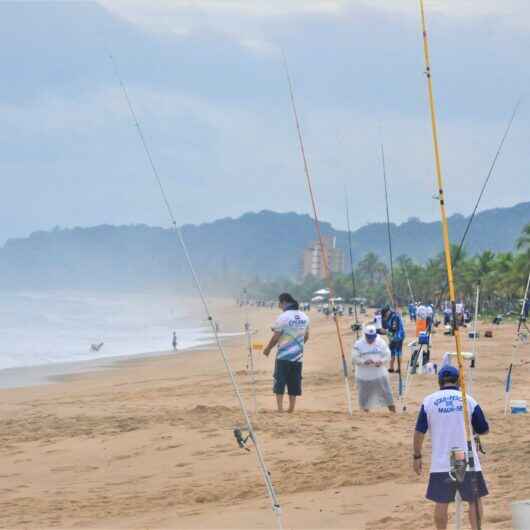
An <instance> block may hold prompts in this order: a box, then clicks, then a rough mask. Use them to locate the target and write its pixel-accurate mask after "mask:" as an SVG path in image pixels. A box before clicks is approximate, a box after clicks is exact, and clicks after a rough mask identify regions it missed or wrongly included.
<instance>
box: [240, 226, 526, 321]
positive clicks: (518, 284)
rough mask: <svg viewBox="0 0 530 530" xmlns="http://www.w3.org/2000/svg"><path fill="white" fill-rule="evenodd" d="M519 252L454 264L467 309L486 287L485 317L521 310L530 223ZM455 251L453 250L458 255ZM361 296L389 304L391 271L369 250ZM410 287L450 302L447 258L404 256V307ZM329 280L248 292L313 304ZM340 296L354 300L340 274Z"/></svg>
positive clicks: (399, 265)
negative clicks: (282, 295)
mask: <svg viewBox="0 0 530 530" xmlns="http://www.w3.org/2000/svg"><path fill="white" fill-rule="evenodd" d="M518 249H519V251H518V252H515V253H514V252H498V253H494V252H491V251H489V250H487V251H485V252H482V253H481V254H479V255H477V256H468V255H466V253H465V251H464V252H462V254H461V256H460V259H459V260H458V263H457V264H456V266H455V280H456V286H457V295H458V297H459V298H462V299H463V300H464V301H465V302H466V304H467V305H470V306H471V305H473V304H474V300H475V290H476V286H477V285H478V284H479V283H480V287H481V293H482V294H481V311H482V312H486V313H495V312H508V311H512V310H518V309H519V301H520V299H521V298H522V295H523V290H524V286H525V284H526V280H527V277H528V273H529V270H530V224H528V225H527V226H525V227H524V228H523V231H522V235H521V237H520V238H519V240H518ZM455 255H456V248H453V256H455ZM354 272H355V280H356V286H357V296H360V297H364V298H366V299H367V302H368V304H369V305H373V306H377V305H382V304H384V303H388V302H389V299H390V296H389V276H390V275H389V268H388V266H387V265H386V264H385V263H383V262H382V261H380V260H379V258H378V257H377V256H376V255H375V254H374V253H373V252H370V253H368V254H366V255H365V256H364V257H363V258H362V259H361V260H360V261H359V263H358V264H357V266H356V267H355V271H354ZM407 277H408V279H409V280H410V285H411V287H412V291H413V294H414V297H415V299H416V300H417V301H418V300H422V301H424V302H433V303H437V302H439V301H441V300H446V299H447V289H446V285H447V283H446V278H447V276H446V270H445V258H444V256H443V254H439V255H437V256H436V257H434V258H431V259H429V260H427V262H426V263H425V264H419V263H417V262H414V261H413V260H412V259H411V258H409V257H407V256H400V257H399V258H398V259H397V260H396V263H395V265H394V288H395V298H396V300H397V302H398V304H399V305H406V304H407V303H408V302H409V301H410V300H411V295H410V290H409V286H408V282H407ZM324 286H325V284H324V281H322V280H319V279H317V278H314V277H307V278H305V279H304V281H302V282H300V283H296V282H293V281H291V280H277V281H273V282H259V281H256V282H253V283H252V284H251V285H250V286H249V287H248V289H249V292H250V293H251V294H252V295H254V296H256V297H261V298H266V299H271V298H275V297H276V296H277V295H278V293H280V292H282V291H289V292H291V293H292V294H293V295H294V296H295V297H297V298H298V299H300V300H301V301H309V300H310V299H311V297H312V296H313V293H314V292H315V291H316V290H318V289H321V288H322V287H324ZM333 287H334V291H335V293H336V296H340V297H342V298H344V299H345V300H351V299H352V296H353V293H352V280H351V275H336V276H335V277H334V278H333Z"/></svg>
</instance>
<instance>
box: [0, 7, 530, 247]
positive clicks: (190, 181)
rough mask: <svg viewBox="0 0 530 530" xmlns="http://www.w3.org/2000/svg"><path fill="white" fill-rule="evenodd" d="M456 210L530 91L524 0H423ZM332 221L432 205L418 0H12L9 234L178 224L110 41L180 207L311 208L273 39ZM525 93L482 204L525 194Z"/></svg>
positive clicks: (397, 215) (6, 77) (431, 212)
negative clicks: (165, 204) (385, 179)
mask: <svg viewBox="0 0 530 530" xmlns="http://www.w3.org/2000/svg"><path fill="white" fill-rule="evenodd" d="M427 5H428V8H429V11H428V21H429V28H430V37H431V48H432V59H433V69H434V83H435V92H436V96H437V102H438V108H439V119H440V133H441V142H442V156H443V160H444V167H445V174H446V180H447V188H448V197H447V199H448V207H449V211H450V212H451V213H452V212H462V213H468V212H469V211H470V210H471V209H472V203H473V201H474V199H475V197H476V194H477V192H478V188H479V187H480V185H481V183H482V179H483V178H484V176H485V174H486V172H487V169H488V166H489V164H490V161H491V158H492V157H493V155H494V153H495V150H496V148H497V145H498V142H499V139H500V136H501V134H502V132H503V130H504V127H505V125H506V122H507V120H508V117H509V115H510V113H511V110H512V107H513V105H514V104H515V102H516V100H517V99H518V98H519V97H520V96H521V95H522V94H523V93H525V92H527V91H528V86H529V81H530V65H529V63H528V60H527V56H528V50H529V49H530V36H529V31H530V5H529V3H528V2H526V1H517V0H505V1H503V2H496V1H493V0H482V1H480V2H479V1H478V0H475V1H473V2H471V1H469V0H459V1H457V0H447V1H445V2H442V1H438V0H436V1H432V2H428V3H427ZM280 46H283V47H284V48H285V50H286V53H287V55H288V58H289V63H290V67H291V70H292V75H293V77H294V81H295V90H296V95H297V100H298V107H299V112H300V115H301V119H302V125H303V129H304V133H305V137H306V143H307V145H306V148H307V151H308V154H309V158H310V163H311V167H312V172H313V178H314V181H315V187H316V190H317V194H318V195H317V199H318V202H319V207H320V211H321V215H322V218H323V219H326V220H329V221H331V222H332V223H333V224H334V225H335V226H337V227H342V226H344V224H345V223H344V204H343V188H344V185H345V184H347V185H348V188H349V194H350V203H351V209H352V217H353V219H352V220H353V223H354V225H355V226H361V225H363V224H364V223H366V222H368V221H375V220H382V219H383V217H384V200H383V192H382V189H381V181H382V177H381V163H380V160H379V158H378V149H379V147H378V144H379V142H380V141H381V139H383V140H384V144H385V150H386V153H387V169H388V176H389V181H390V188H391V214H392V217H393V219H394V220H395V221H403V220H405V219H407V218H408V217H410V216H419V217H421V218H423V219H433V218H435V217H436V216H437V211H436V209H435V206H436V204H435V203H434V201H433V200H432V199H431V196H432V194H433V192H434V179H433V176H432V172H433V161H432V147H431V140H430V129H429V121H428V109H427V100H426V87H425V78H424V76H423V62H422V61H423V57H422V49H421V35H420V31H419V16H418V12H417V2H416V0H410V1H406V2H405V1H403V0H370V1H368V0H366V1H364V0H363V1H361V0H358V1H346V0H268V1H265V0H263V1H262V0H259V1H258V0H227V1H224V0H194V1H191V0H188V1H180V0H171V1H170V0H167V1H148V0H102V1H101V2H100V3H94V2H86V3H78V2H32V3H30V2H0V64H1V65H2V76H3V83H2V84H1V85H0V116H1V118H2V127H1V128H0V142H1V145H2V147H3V148H2V155H1V157H0V171H1V172H2V175H3V179H2V180H3V183H4V186H3V190H2V193H1V194H0V221H1V223H0V242H3V241H5V239H7V238H9V237H16V236H24V235H27V234H28V233H29V232H31V231H33V230H37V229H48V228H51V227H53V226H55V225H60V226H87V225H94V224H100V223H113V224H128V223H148V224H154V225H162V226H166V225H167V224H168V223H167V218H166V215H165V212H164V210H163V208H162V204H161V201H160V198H159V196H158V191H157V188H156V187H155V185H154V182H153V177H152V175H151V174H150V171H149V167H148V165H147V162H146V159H145V154H144V153H143V151H142V148H141V144H140V143H139V139H138V136H137V133H136V131H135V129H134V126H133V123H132V119H131V116H130V115H129V113H128V110H127V107H126V104H125V101H124V99H123V95H122V94H121V92H120V89H119V84H118V82H117V79H116V78H115V76H114V74H113V69H112V65H111V63H110V60H109V58H108V56H107V51H106V50H107V49H110V50H111V51H112V53H113V55H114V57H115V59H116V62H117V64H118V67H119V70H120V72H121V75H122V77H123V79H124V81H125V83H126V85H127V86H128V89H129V91H130V94H131V98H132V100H133V103H134V105H135V106H136V110H137V113H138V115H139V119H140V121H141V123H142V126H143V127H144V131H145V134H146V136H147V139H148V142H149V144H150V146H151V148H152V151H153V155H154V158H155V160H156V163H157V165H158V166H159V169H160V173H161V175H162V178H163V179H164V181H165V182H166V184H167V188H168V192H169V196H170V200H171V202H172V204H173V206H174V207H175V210H176V212H177V216H178V221H179V222H181V223H200V222H206V221H211V220H214V219H216V218H218V217H224V216H238V215H240V214H241V213H243V212H246V211H249V210H254V211H256V210H261V209H265V208H267V209H273V210H278V211H297V212H303V213H306V212H309V210H310V208H309V200H308V197H307V192H306V188H305V182H304V176H303V168H302V164H301V160H300V156H299V151H298V146H297V143H296V135H295V130H294V126H293V123H292V116H291V112H290V108H289V101H288V94H287V87H286V82H285V76H284V74H283V71H282V66H281V61H280V54H279V47H280ZM529 116H530V101H527V102H525V103H523V105H522V107H521V110H520V113H519V115H518V117H517V120H516V123H515V125H514V128H513V131H512V134H511V136H510V138H509V139H508V142H507V144H506V149H505V151H504V153H503V155H502V158H501V159H500V160H499V164H498V167H497V172H496V175H495V178H494V180H493V181H492V183H491V186H490V188H489V189H488V192H487V194H486V196H485V198H484V202H483V205H482V208H483V209H484V208H488V207H495V206H509V205H512V204H514V203H516V202H521V201H527V200H530V199H529V190H530V186H529V185H528V176H529V166H530V150H529V149H528V140H529V134H528V133H529V127H528V118H529Z"/></svg>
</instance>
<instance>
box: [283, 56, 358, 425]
mask: <svg viewBox="0 0 530 530" xmlns="http://www.w3.org/2000/svg"><path fill="white" fill-rule="evenodd" d="M282 58H283V66H284V69H285V75H286V77H287V84H288V87H289V96H290V100H291V107H292V111H293V117H294V122H295V125H296V131H297V134H298V142H299V145H300V152H301V155H302V161H303V164H304V172H305V176H306V181H307V188H308V190H309V197H310V198H311V206H312V208H313V216H314V221H315V230H316V233H317V238H318V241H319V246H320V253H321V255H322V264H323V266H324V278H325V280H326V283H327V285H328V291H329V300H330V301H331V299H332V298H334V289H333V281H332V278H331V271H330V268H329V260H328V253H327V250H326V246H325V245H324V239H323V238H322V232H321V230H320V221H319V217H318V211H317V205H316V199H315V194H314V193H313V184H312V179H311V173H310V172H309V164H308V162H307V157H306V152H305V147H304V139H303V136H302V128H301V126H300V120H299V118H298V111H297V109H296V102H295V99H294V89H293V82H292V79H291V74H290V72H289V65H288V64H287V57H286V55H285V51H284V50H283V49H282ZM333 321H334V322H335V328H336V331H337V339H338V342H339V350H340V357H341V362H342V372H343V376H344V385H345V390H346V401H347V405H348V413H349V414H350V416H352V415H353V407H352V397H351V387H350V380H349V378H348V364H347V362H346V355H345V353H344V343H343V341H342V334H341V331H340V319H339V314H338V312H337V311H335V308H334V310H333Z"/></svg>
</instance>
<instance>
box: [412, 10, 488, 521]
mask: <svg viewBox="0 0 530 530" xmlns="http://www.w3.org/2000/svg"><path fill="white" fill-rule="evenodd" d="M419 7H420V16H421V29H422V36H423V55H424V60H425V75H426V77H427V91H428V96H429V111H430V116H431V129H432V142H433V150H434V159H435V168H436V181H437V185H438V201H439V205H440V218H441V224H442V234H443V243H444V254H445V264H446V268H447V282H448V286H449V297H450V301H451V306H452V308H453V315H456V289H455V283H454V278H453V263H452V259H451V242H450V239H449V226H448V222H447V213H446V209H445V192H444V181H443V175H442V162H441V156H440V146H439V142H438V129H437V123H436V108H435V102H434V92H433V82H432V72H431V59H430V52H429V40H428V36H427V23H426V20H425V6H424V0H419ZM453 335H454V338H455V346H456V357H457V362H458V368H459V372H460V390H461V392H462V408H463V416H464V430H465V437H466V441H467V464H468V468H469V471H470V473H471V485H472V492H473V494H472V498H473V500H474V501H475V502H474V505H475V509H476V518H477V527H478V530H481V528H482V524H481V517H480V508H479V506H478V499H479V495H478V484H477V478H476V473H475V455H474V452H473V432H472V430H471V422H470V416H469V404H468V401H467V389H466V379H465V368H464V358H463V355H462V342H461V337H460V330H459V327H458V323H457V320H456V318H453Z"/></svg>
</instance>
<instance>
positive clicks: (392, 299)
mask: <svg viewBox="0 0 530 530" xmlns="http://www.w3.org/2000/svg"><path fill="white" fill-rule="evenodd" d="M381 164H382V168H383V182H384V187H385V206H386V231H387V239H388V257H389V260H390V282H387V284H389V285H388V291H389V294H390V303H391V304H392V307H393V308H394V309H397V308H396V298H395V293H396V290H395V283H394V257H393V253H392V234H391V232H390V206H389V200H388V181H387V178H386V161H385V148H384V145H383V142H381ZM397 365H398V396H399V398H400V399H401V400H403V395H404V388H403V374H402V373H401V357H399V356H398V357H397Z"/></svg>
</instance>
